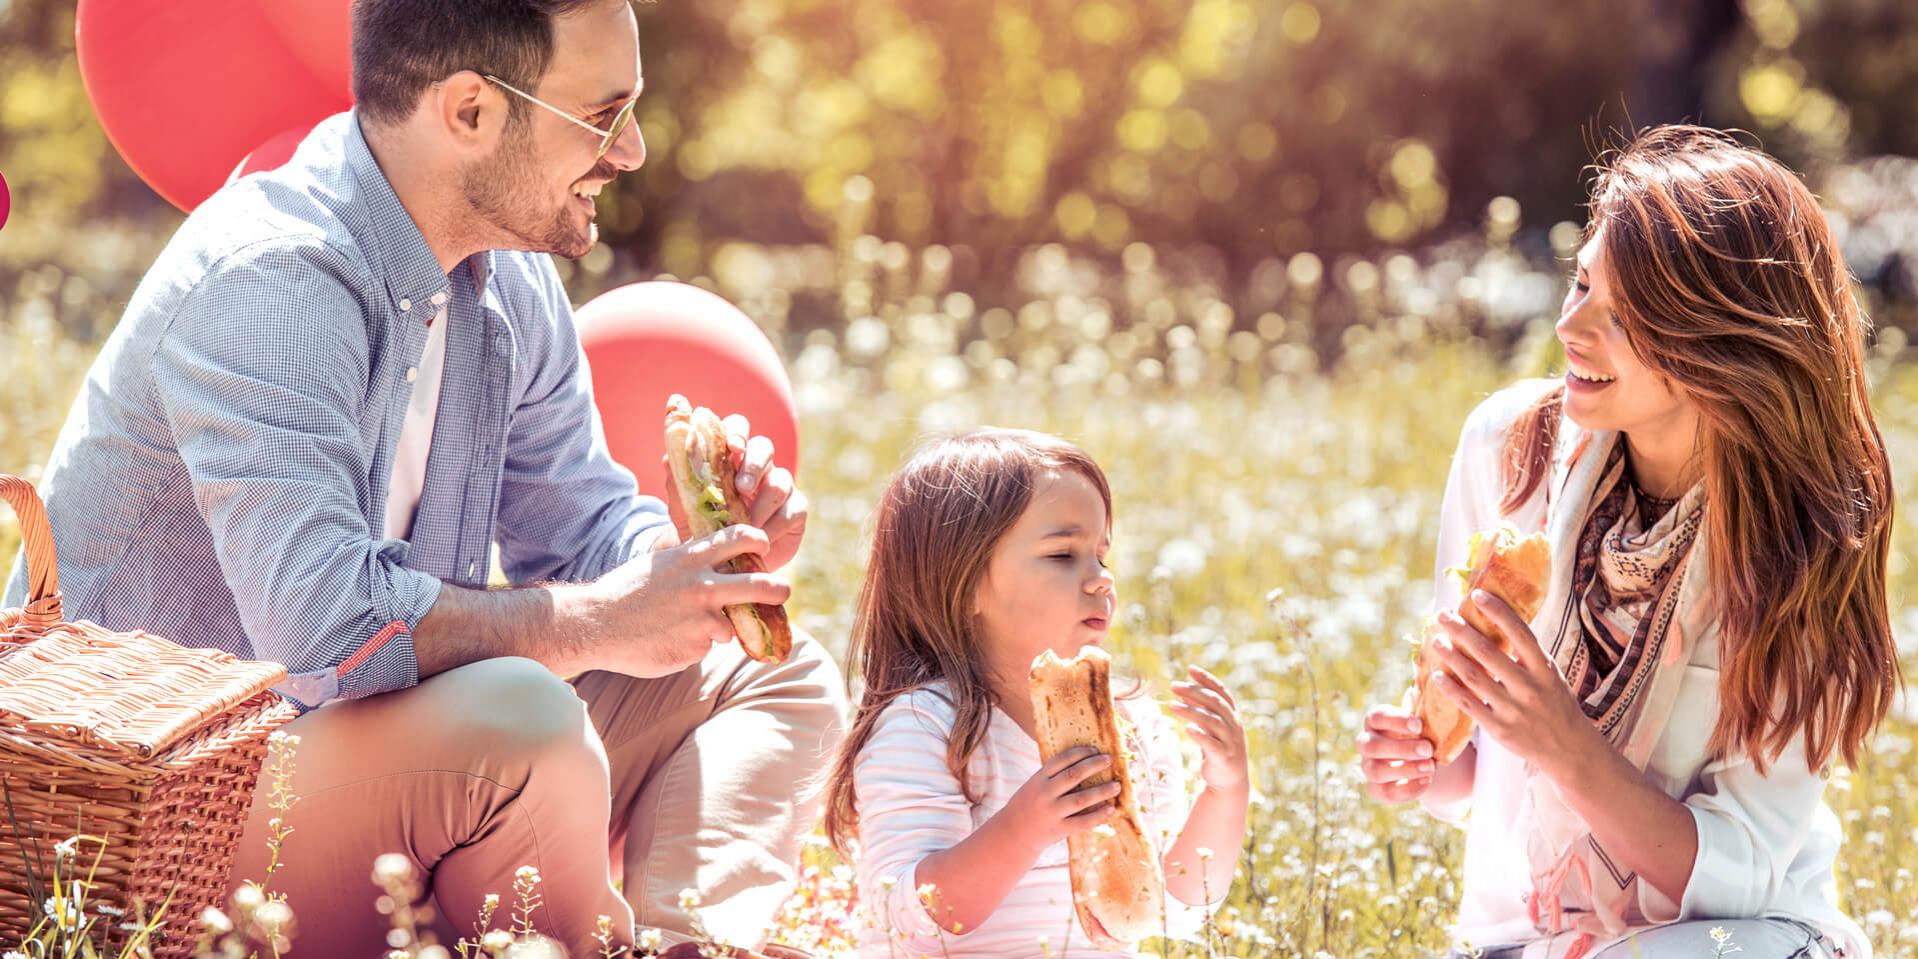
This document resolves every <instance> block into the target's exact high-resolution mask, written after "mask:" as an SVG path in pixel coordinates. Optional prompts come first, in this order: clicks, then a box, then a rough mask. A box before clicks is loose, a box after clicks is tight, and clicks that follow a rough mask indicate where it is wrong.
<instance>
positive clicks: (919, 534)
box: [825, 429, 1112, 854]
mask: <svg viewBox="0 0 1918 959" xmlns="http://www.w3.org/2000/svg"><path fill="white" fill-rule="evenodd" d="M1060 470H1068V471H1072V472H1077V473H1080V474H1082V475H1084V476H1085V478H1086V479H1087V480H1089V481H1090V482H1091V483H1092V485H1093V487H1094V488H1096V489H1097V490H1098V491H1099V496H1100V498H1101V499H1102V500H1104V501H1105V508H1106V516H1107V518H1108V522H1110V517H1111V516H1112V491H1111V487H1110V486H1108V485H1107V483H1106V477H1105V473H1104V472H1103V471H1101V470H1100V469H1099V464H1097V463H1095V462H1093V460H1092V457H1090V456H1088V455H1086V453H1085V451H1084V450H1081V449H1079V448H1078V447H1077V446H1074V445H1072V444H1071V443H1068V442H1066V441H1064V440H1062V439H1059V438H1057V437H1054V436H1048V435H1046V434H1044V433H1033V432H1028V431H1025V430H1005V429H984V430H977V431H974V432H970V433H964V434H960V435H958V436H951V437H947V438H944V439H940V440H935V441H933V442H932V443H930V444H928V445H926V446H925V447H923V448H921V449H920V450H919V451H918V452H917V453H916V454H914V456H913V457H912V459H911V460H910V461H909V462H907V463H906V465H905V468H903V469H901V470H900V471H899V472H898V474H896V475H895V476H893V478H892V481H891V482H890V483H888V484H887V485H886V491H885V493H884V495H883V496H881V498H880V500H879V509H878V513H877V516H876V517H875V524H874V531H873V540H872V556H871V559H870V561H869V562H868V563H867V566H866V584H865V586H864V587H863V588H862V589H861V590H860V593H859V607H858V610H857V612H856V613H855V614H854V618H853V624H852V639H851V643H850V648H849V649H848V654H847V660H848V664H849V665H848V667H847V671H846V672H847V678H848V681H849V682H850V680H851V678H852V677H853V676H855V675H856V676H858V677H859V679H860V681H861V682H862V683H863V684H864V687H865V689H864V692H862V693H861V694H860V697H859V708H858V710H857V711H856V712H855V713H854V715H853V721H852V729H851V731H850V732H849V733H848V734H847V735H846V739H845V741H844V742H842V743H841V744H840V747H839V753H838V755H837V757H836V758H835V759H834V760H833V767H832V772H831V774H830V776H829V777H828V779H827V780H826V797H825V806H826V811H825V817H826V836H827V838H828V839H830V840H831V841H832V844H833V846H834V848H836V849H838V850H839V851H840V852H841V853H842V854H843V853H845V852H846V851H847V850H848V849H849V848H850V847H851V841H852V839H853V838H854V836H855V835H857V832H858V826H859V811H858V809H857V808H856V805H855V801H854V799H855V797H854V795H853V777H852V774H853V767H854V764H855V763H856V762H857V761H858V759H859V752H860V750H862V749H863V748H865V745H866V743H867V741H868V740H870V739H871V738H872V732H873V727H874V725H876V723H877V722H878V719H879V714H880V713H881V712H883V711H884V710H885V708H886V706H887V704H889V703H891V702H892V701H893V700H894V699H897V698H898V697H900V696H902V695H904V694H906V693H909V692H912V691H914V690H918V689H924V688H925V687H927V686H930V685H932V684H933V683H936V682H940V681H944V682H945V684H946V687H947V688H946V691H947V694H948V695H949V696H950V697H951V699H952V705H953V708H954V711H955V712H956V713H957V716H956V718H955V720H954V723H953V730H952V738H951V739H950V740H949V741H948V742H947V746H946V765H947V767H948V768H950V769H951V770H952V774H953V776H954V777H955V778H957V779H958V780H959V788H960V790H961V791H962V792H963V793H964V795H965V797H966V798H967V799H968V800H970V801H972V802H974V803H978V802H979V801H981V799H982V798H983V797H982V796H980V795H978V794H976V793H975V791H974V789H973V785H972V782H971V780H970V778H969V777H968V776H967V775H966V767H967V765H968V764H969V763H970V762H971V760H972V754H973V753H974V752H975V751H976V750H977V749H978V748H979V745H980V744H981V743H983V742H984V741H985V738H986V725H987V723H988V722H989V721H990V720H991V718H992V706H993V694H992V687H991V685H990V683H989V682H988V678H987V675H986V660H985V657H984V656H983V655H982V652H981V649H980V637H979V633H978V628H977V625H976V624H975V622H974V619H973V616H972V603H973V597H974V595H975V594H976V593H977V592H978V589H979V584H980V583H981V582H982V581H983V580H984V579H985V576H986V566H987V563H988V561H989V560H991V558H992V551H993V548H994V547H995V546H997V545H998V543H999V540H1000V539H1001V538H1003V537H1004V536H1005V534H1006V531H1007V530H1009V529H1011V528H1012V526H1013V524H1014V523H1015V522H1017V521H1018V519H1019V517H1020V515H1021V514H1023V513H1024V512H1025V511H1026V506H1027V504H1029V503H1030V502H1031V501H1032V493H1033V489H1034V487H1036V486H1037V485H1038V483H1039V480H1040V478H1041V477H1043V476H1044V475H1045V474H1047V473H1050V472H1054V471H1060Z"/></svg>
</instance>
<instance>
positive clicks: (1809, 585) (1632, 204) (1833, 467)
mask: <svg viewBox="0 0 1918 959" xmlns="http://www.w3.org/2000/svg"><path fill="white" fill-rule="evenodd" d="M1589 222H1590V227H1589V228H1590V229H1595V230H1601V233H1600V241H1599V242H1600V243H1602V244H1603V246H1604V259H1605V260H1606V262H1607V264H1609V265H1608V267H1607V268H1608V269H1609V270H1610V273H1609V275H1608V279H1609V280H1610V281H1611V288H1612V291H1613V294H1612V299H1613V304H1614V307H1613V309H1614V312H1615V313H1616V314H1617V318H1618V321H1619V322H1620V324H1622V325H1623V327H1624V330H1625V334H1626V338H1627V340H1628V341H1629V342H1630V343H1631V346H1632V351H1633V353H1634V354H1636V355H1637V357H1638V358H1639V360H1640V361H1642V362H1643V363H1644V364H1645V365H1646V366H1647V367H1649V368H1651V369H1652V370H1654V371H1656V372H1658V373H1659V374H1661V375H1663V376H1665V377H1667V378H1668V379H1670V380H1671V381H1672V382H1674V383H1676V384H1677V386H1678V388H1679V390H1680V392H1681V393H1682V394H1683V395H1685V396H1687V397H1688V398H1689V399H1690V400H1691V402H1693V403H1695V404H1696V405H1697V407H1698V410H1699V414H1700V417H1699V418H1700V433H1701V435H1700V437H1699V444H1698V450H1699V462H1700V465H1701V466H1702V472H1703V480H1704V484H1705V529H1706V542H1707V543H1709V544H1710V545H1709V547H1708V549H1709V550H1710V552H1709V554H1708V556H1707V564H1708V566H1709V568H1710V577H1711V578H1710V583H1709V587H1710V592H1711V595H1712V601H1713V602H1714V603H1715V604H1716V605H1717V615H1718V622H1719V629H1720V637H1721V644H1722V645H1721V647H1720V648H1721V650H1722V653H1721V663H1722V667H1723V669H1722V673H1721V675H1720V678H1719V684H1718V685H1719V689H1718V692H1719V705H1720V709H1719V715H1718V722H1717V725H1716V727H1715V728H1714V729H1713V730H1712V739H1711V746H1710V748H1711V749H1712V751H1713V753H1714V754H1715V755H1726V754H1728V752H1730V751H1740V752H1745V753H1747V754H1749V755H1750V756H1751V758H1752V759H1753V761H1754V762H1755V763H1756V764H1757V767H1758V768H1759V769H1760V770H1761V771H1762V770H1763V769H1765V768H1766V765H1767V763H1768V761H1770V760H1773V759H1776V758H1777V757H1778V755H1779V753H1781V752H1782V751H1783V750H1784V749H1785V747H1786V746H1787V745H1788V744H1789V743H1790V742H1791V740H1792V739H1793V738H1794V737H1795V736H1797V735H1798V734H1800V733H1801V732H1802V733H1803V734H1804V735H1805V737H1806V758H1807V760H1808V762H1809V764H1810V766H1811V768H1812V769H1814V770H1817V769H1822V768H1824V767H1825V766H1826V764H1828V763H1829V762H1830V761H1831V760H1832V759H1833V757H1834V755H1839V754H1842V755H1843V756H1844V759H1845V761H1846V762H1847V763H1848V764H1852V765H1856V764H1857V761H1858V754H1859V751H1860V750H1861V749H1863V748H1864V745H1865V743H1866V741H1867V739H1868V738H1869V737H1870V735H1871V733H1872V731H1873V730H1874V729H1875V728H1876V727H1877V725H1878V723H1879V722H1880V721H1881V720H1882V719H1883V718H1884V716H1885V714H1886V712H1887V711H1889V709H1890V708H1891V703H1892V697H1893V695H1894V694H1895V692H1896V690H1897V687H1898V684H1899V682H1900V676H1899V672H1898V660H1897V652H1896V647H1895V646H1894V644H1893V641H1892V636H1891V617H1890V609H1889V607H1888V605H1887V600H1886V595H1885V593H1886V582H1885V576H1886V573H1885V569H1886V560H1887V556H1888V554H1889V551H1890V542H1891V515H1892V482H1891V467H1890V462H1889V460H1888V459H1887V457H1886V455H1885V444H1884V440H1883V439H1882V437H1880V435H1879V432H1878V424H1877V422H1876V420H1875V419H1873V417H1872V411H1871V406H1870V403H1869V402H1868V397H1867V396H1866V390H1865V375H1864V340H1865V335H1866V333H1867V332H1868V330H1869V321H1868V320H1867V319H1866V318H1865V316H1864V314H1863V311H1862V310H1860V308H1859V306H1858V303H1857V301H1856V300H1855V299H1854V297H1853V295H1852V291H1851V286H1850V275H1849V272H1848V271H1847V269H1846V267H1845V263H1844V258H1843V256H1842V255H1841V254H1840V252H1839V250H1838V244H1837V241H1836V239H1835V238H1834V237H1833V235H1832V231H1831V226H1830V224H1828V223H1827V222H1826V220H1825V216H1824V214H1823V213H1822V212H1821V211H1820V210H1819V208H1818V203H1817V200H1816V199H1815V198H1814V197H1813V196H1812V194H1811V191H1810V190H1808V189H1806V187H1805V185H1804V184H1803V183H1801V182H1800V181H1799V179H1798V177H1797V176H1796V175H1794V174H1793V173H1792V172H1791V171H1790V170H1788V169H1786V168H1785V167H1784V165H1782V164H1780V163H1779V162H1778V161H1777V160H1774V159H1772V158H1771V157H1769V156H1767V155H1765V154H1764V153H1762V152H1760V151H1758V150H1756V149H1753V148H1751V147H1748V146H1745V145H1744V144H1742V143H1740V142H1738V141H1737V140H1736V139H1734V138H1732V137H1731V136H1730V135H1728V134H1725V133H1723V132H1720V131H1717V130H1711V129H1706V128H1702V127H1692V126H1664V127H1657V128H1653V129H1651V130H1648V131H1646V132H1644V133H1641V134H1640V135H1639V136H1638V137H1637V139H1635V140H1634V141H1633V142H1632V143H1630V144H1629V145H1628V146H1626V147H1625V148H1624V149H1622V150H1620V151H1618V152H1617V153H1615V154H1614V155H1612V156H1611V157H1609V158H1608V159H1607V160H1606V161H1605V162H1603V163H1602V164H1601V165H1600V167H1599V169H1598V173H1597V177H1596V179H1595V181H1594V184H1593V189H1592V199H1591V216H1590V221H1589ZM1563 400H1564V390H1563V387H1560V388H1558V389H1554V390H1552V391H1551V392H1550V393H1548V394H1546V395H1545V396H1544V397H1543V398H1542V399H1540V400H1539V401H1538V402H1537V403H1536V404H1535V405H1534V406H1533V407H1532V408H1531V409H1530V410H1528V411H1527V413H1526V414H1525V415H1524V416H1522V417H1521V418H1520V420H1519V422H1518V423H1517V424H1516V426H1515V427H1514V429H1513V431H1512V433H1511V436H1510V437H1509V438H1508V440H1507V445H1506V457H1507V470H1506V474H1505V475H1506V485H1505V497H1504V501H1503V502H1502V504H1501V506H1502V507H1503V509H1504V510H1506V511H1508V512H1509V511H1510V510H1512V509H1514V508H1516V507H1517V506H1518V505H1519V504H1522V503H1524V502H1526V501H1527V500H1529V499H1530V498H1531V496H1532V495H1533V493H1534V492H1535V491H1536V490H1537V488H1538V485H1539V483H1540V482H1542V481H1543V480H1544V478H1545V474H1546V472H1547V470H1548V468H1549V463H1550V457H1551V451H1552V447H1553V440H1554V435H1555V433H1556V429H1557V425H1558V420H1559V415H1560V411H1561V409H1562V405H1563Z"/></svg>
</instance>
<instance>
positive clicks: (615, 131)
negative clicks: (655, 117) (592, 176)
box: [482, 73, 639, 163]
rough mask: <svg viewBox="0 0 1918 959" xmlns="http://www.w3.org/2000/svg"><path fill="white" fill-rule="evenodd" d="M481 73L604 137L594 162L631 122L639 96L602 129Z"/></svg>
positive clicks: (561, 117)
mask: <svg viewBox="0 0 1918 959" xmlns="http://www.w3.org/2000/svg"><path fill="white" fill-rule="evenodd" d="M482 75H483V76H484V77H486V79H487V80H490V81H492V82H493V83H497V84H499V85H500V86H501V87H503V88H505V89H506V90H508V91H510V92H512V93H516V94H519V95H520V96H522V97H525V98H526V99H528V100H531V101H533V102H534V103H537V104H539V105H540V106H543V107H545V108H546V109H548V110H551V111H553V112H554V113H556V114H559V117H560V119H562V120H565V121H566V122H568V123H571V124H573V125H575V126H580V127H584V128H586V129H588V130H591V131H593V132H594V133H597V134H599V135H600V136H601V137H603V138H604V139H602V140H600V141H599V152H598V153H595V154H593V162H594V163H598V162H599V161H600V159H601V158H603V157H605V156H606V151H608V150H611V149H612V148H613V144H614V143H615V142H617V141H618V140H619V135H620V134H622V133H625V132H626V127H627V126H629V125H630V124H631V123H632V122H633V108H634V107H637V106H639V97H637V96H635V97H633V98H632V99H631V100H628V101H626V105H625V106H623V107H620V108H619V113H618V114H617V115H615V116H614V117H613V125H612V127H611V128H610V129H606V130H602V129H600V128H598V127H596V126H593V125H592V124H590V123H587V122H586V121H585V120H581V119H580V118H578V117H576V116H573V115H572V114H570V113H567V112H566V111H565V110H562V109H560V108H559V107H556V106H553V105H552V104H550V103H547V102H546V101H545V100H541V99H540V98H538V97H536V96H534V95H532V94H530V93H527V92H526V91H524V90H521V89H519V88H517V87H515V86H513V85H512V84H510V83H507V82H506V81H505V80H501V79H500V78H499V77H496V76H493V75H492V74H490V73H487V74H482Z"/></svg>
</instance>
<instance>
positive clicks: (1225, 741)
mask: <svg viewBox="0 0 1918 959" xmlns="http://www.w3.org/2000/svg"><path fill="white" fill-rule="evenodd" d="M1186 669H1187V671H1188V672H1190V673H1191V674H1192V678H1193V680H1194V682H1190V683H1173V684H1172V691H1173V692H1174V693H1176V694H1178V697H1179V698H1180V699H1181V700H1183V702H1177V703H1173V704H1172V712H1173V713H1175V714H1176V715H1178V717H1179V718H1181V719H1184V720H1186V727H1185V731H1186V733H1187V735H1190V736H1191V737H1192V739H1193V741H1195V742H1197V743H1198V744H1199V753H1200V755H1201V756H1202V757H1203V758H1204V763H1203V766H1202V767H1201V770H1200V775H1201V776H1202V777H1203V778H1204V779H1205V784H1206V787H1207V788H1209V789H1217V790H1221V791H1226V792H1244V791H1245V790H1246V789H1247V788H1248V787H1249V784H1250V782H1251V775H1250V773H1249V772H1248V771H1247V769H1246V749H1245V727H1244V726H1242V725H1240V723H1239V704H1238V701H1237V700H1234V699H1233V698H1232V694H1231V693H1230V692H1227V691H1226V688H1225V684H1224V683H1221V682H1219V680H1218V677H1216V676H1213V675H1212V674H1211V673H1208V672H1206V671H1205V670H1203V669H1200V668H1199V667H1197V666H1188V667H1186Z"/></svg>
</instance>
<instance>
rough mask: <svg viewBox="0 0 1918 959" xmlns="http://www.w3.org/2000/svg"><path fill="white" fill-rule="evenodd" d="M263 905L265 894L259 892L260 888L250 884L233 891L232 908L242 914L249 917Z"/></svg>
mask: <svg viewBox="0 0 1918 959" xmlns="http://www.w3.org/2000/svg"><path fill="white" fill-rule="evenodd" d="M265 904H266V894H265V893H263V892H261V891H260V887H258V886H256V885H254V884H252V883H250V882H249V883H246V884H244V885H242V886H240V888H238V889H235V890H233V908H235V909H238V910H239V911H240V912H242V913H245V914H249V915H250V914H251V913H252V912H253V911H254V910H255V909H258V908H260V907H261V906H262V905H265Z"/></svg>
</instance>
